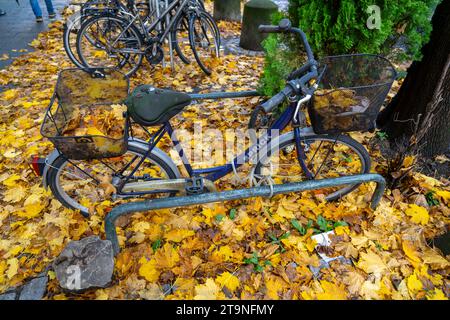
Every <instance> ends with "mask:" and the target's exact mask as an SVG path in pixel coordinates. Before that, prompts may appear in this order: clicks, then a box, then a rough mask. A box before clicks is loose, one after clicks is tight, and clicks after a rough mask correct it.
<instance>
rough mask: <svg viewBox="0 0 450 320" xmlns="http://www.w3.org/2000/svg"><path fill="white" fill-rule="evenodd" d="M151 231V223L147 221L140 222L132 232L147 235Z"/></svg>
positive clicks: (134, 226)
mask: <svg viewBox="0 0 450 320" xmlns="http://www.w3.org/2000/svg"><path fill="white" fill-rule="evenodd" d="M148 229H150V223H148V222H147V221H139V222H137V223H135V224H134V225H133V227H132V228H131V230H133V231H134V232H142V233H145V231H146V230H148Z"/></svg>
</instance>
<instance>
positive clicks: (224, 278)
mask: <svg viewBox="0 0 450 320" xmlns="http://www.w3.org/2000/svg"><path fill="white" fill-rule="evenodd" d="M216 281H217V283H218V284H220V285H221V286H222V287H227V288H228V289H230V291H231V292H234V291H235V290H236V289H237V288H238V287H239V284H240V282H239V279H238V278H237V277H236V276H235V275H233V274H231V273H229V272H224V273H222V274H221V275H220V276H218V277H217V278H216Z"/></svg>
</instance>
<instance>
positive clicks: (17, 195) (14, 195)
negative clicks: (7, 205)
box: [3, 185, 27, 203]
mask: <svg viewBox="0 0 450 320" xmlns="http://www.w3.org/2000/svg"><path fill="white" fill-rule="evenodd" d="M26 194H27V191H26V189H25V188H24V187H22V186H20V185H18V186H16V187H15V188H11V189H8V190H6V191H5V193H4V197H3V201H5V202H12V203H14V202H19V201H20V200H22V199H23V198H24V197H25V195H26Z"/></svg>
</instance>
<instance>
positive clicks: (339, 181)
mask: <svg viewBox="0 0 450 320" xmlns="http://www.w3.org/2000/svg"><path fill="white" fill-rule="evenodd" d="M364 182H376V183H377V187H376V189H375V192H374V194H373V196H372V203H371V208H372V209H375V208H376V207H377V206H378V204H379V202H380V200H381V197H382V195H383V192H384V189H385V187H386V181H385V180H384V178H383V177H382V176H381V175H379V174H360V175H352V176H345V177H339V178H332V179H322V180H308V181H301V182H296V183H287V184H278V185H274V186H273V195H277V194H282V193H290V192H297V191H306V190H315V189H322V188H328V187H336V186H341V185H347V184H359V183H364ZM270 194H271V188H270V186H260V187H254V188H248V189H239V190H230V191H222V192H213V193H204V194H200V195H192V196H183V197H173V198H162V199H153V200H146V201H140V202H131V203H125V204H122V205H119V206H117V207H115V208H113V209H112V210H111V212H109V213H108V215H107V216H106V218H105V233H106V239H108V240H110V241H111V243H112V245H113V249H114V254H115V255H117V254H118V253H119V252H120V247H119V241H118V239H117V233H116V226H115V221H116V219H117V218H119V217H120V216H123V215H127V214H130V213H135V212H144V211H149V210H158V209H167V208H175V207H183V206H191V205H198V204H205V203H212V202H222V201H230V200H238V199H244V198H253V197H268V196H270Z"/></svg>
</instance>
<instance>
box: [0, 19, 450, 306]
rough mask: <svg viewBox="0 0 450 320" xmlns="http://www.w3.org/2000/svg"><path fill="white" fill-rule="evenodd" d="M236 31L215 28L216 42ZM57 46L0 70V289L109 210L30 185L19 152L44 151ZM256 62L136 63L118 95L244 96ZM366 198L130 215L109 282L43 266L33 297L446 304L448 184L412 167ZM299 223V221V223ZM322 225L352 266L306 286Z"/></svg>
mask: <svg viewBox="0 0 450 320" xmlns="http://www.w3.org/2000/svg"><path fill="white" fill-rule="evenodd" d="M238 27H239V26H237V25H233V26H231V25H230V24H226V23H222V24H221V28H222V29H223V30H222V31H223V32H227V33H228V34H230V33H237V32H238V29H237V28H238ZM230 30H231V31H230ZM61 39H62V24H61V23H60V22H57V23H54V24H53V25H52V26H51V28H50V30H49V31H48V32H45V33H42V34H41V35H40V36H39V38H38V39H36V40H35V41H33V43H32V46H33V47H35V48H36V50H35V51H34V52H32V53H29V54H27V55H24V56H22V57H20V58H18V59H16V60H15V61H14V63H13V64H12V65H11V66H9V67H8V68H7V69H4V70H1V71H0V85H1V86H3V87H4V88H5V90H4V91H3V92H2V93H0V119H1V122H0V161H1V162H0V201H1V207H0V293H1V292H4V291H5V290H7V289H8V288H9V287H12V286H17V285H20V284H21V283H23V281H24V280H26V279H27V278H29V277H33V276H35V275H37V274H38V273H39V272H41V271H42V270H44V269H45V268H46V267H47V266H48V265H49V263H50V262H51V261H52V260H53V259H54V258H55V257H56V256H57V255H58V254H59V253H60V252H61V250H62V249H63V248H64V246H65V245H66V244H67V242H69V241H71V240H79V239H80V238H83V237H87V236H90V235H94V234H95V235H100V236H101V237H102V238H104V227H103V218H104V216H105V214H106V213H107V212H109V211H110V210H111V208H112V206H113V204H112V203H111V202H110V201H104V202H103V203H101V204H100V205H99V206H97V207H96V208H95V210H94V211H95V212H94V214H93V215H92V217H91V218H89V219H84V218H83V217H82V216H81V215H80V214H79V213H77V212H75V211H72V210H69V209H65V208H64V207H62V206H61V204H60V203H59V202H58V201H56V200H55V199H54V198H53V197H52V195H51V193H50V192H49V191H46V190H44V189H43V188H42V187H41V184H40V182H41V180H40V178H38V177H36V176H35V175H34V174H33V172H32V170H31V169H30V167H29V164H28V162H29V158H30V156H31V155H32V154H40V155H46V154H48V153H49V152H50V151H51V150H52V148H53V146H52V144H51V143H50V142H49V141H46V140H45V139H43V138H42V136H41V135H40V133H39V127H40V125H41V123H42V120H43V116H44V112H45V109H46V107H47V105H48V103H49V99H50V97H51V95H52V92H53V88H54V85H55V81H56V78H57V74H58V71H59V70H61V69H64V68H68V67H71V64H70V62H69V60H68V58H67V57H66V54H65V52H64V49H63V45H62V40H61ZM262 63H263V61H262V59H261V58H246V57H235V56H226V57H224V58H222V59H221V61H220V63H218V65H217V66H216V67H215V72H214V73H213V75H212V76H211V77H206V76H204V75H203V74H202V72H201V70H200V69H199V68H198V67H197V66H196V65H195V64H191V65H189V66H182V65H181V64H178V65H177V70H176V72H174V73H171V72H170V70H169V69H163V68H161V67H160V66H158V67H156V69H155V70H151V69H150V67H149V66H148V65H144V66H143V67H142V68H141V70H140V71H139V72H138V74H137V75H136V76H134V77H133V78H132V87H134V86H135V85H137V84H141V83H151V84H155V85H157V86H159V87H172V88H175V89H178V90H186V91H192V90H198V89H201V90H206V91H211V90H229V91H232V90H246V89H252V88H255V87H256V86H257V79H258V75H259V73H260V71H261V70H262ZM255 103H257V99H254V98H253V99H248V100H236V101H232V100H225V101H222V102H220V103H219V102H214V103H204V104H202V105H200V106H191V107H189V108H187V109H186V110H185V111H184V112H183V113H182V114H181V115H180V116H179V117H178V119H177V120H175V121H178V122H177V123H178V125H179V126H181V127H182V128H187V129H190V128H191V126H192V123H193V121H194V120H197V121H201V122H202V123H203V125H205V126H208V127H211V128H219V129H220V130H222V131H224V130H226V129H228V128H245V127H246V123H247V122H248V117H249V113H250V112H251V110H252V107H253V106H254V105H255ZM353 136H354V137H355V138H356V139H358V140H359V141H361V142H363V143H365V144H366V146H367V147H368V148H369V149H370V152H371V156H372V159H373V167H372V171H373V172H380V173H384V172H385V171H386V164H385V161H384V159H383V158H382V157H381V156H380V154H379V151H378V150H377V148H376V147H374V146H369V141H370V140H371V138H372V135H371V134H355V135H353ZM206 147H207V146H205V148H206ZM166 151H168V150H166ZM410 160H411V159H409V158H407V160H406V161H405V163H404V165H405V168H406V167H408V166H409V165H411V163H410V162H411V161H410ZM230 183H231V181H230V180H224V181H222V182H220V183H219V184H218V187H219V189H222V190H223V189H226V188H230ZM373 190H374V185H371V184H366V185H363V186H361V187H360V188H359V189H358V190H357V191H355V192H353V193H351V194H350V195H349V196H347V197H346V198H345V199H343V200H342V201H339V202H335V203H326V202H323V201H322V200H321V199H322V198H323V196H321V194H320V191H319V192H305V193H301V194H289V195H282V196H276V197H273V198H272V199H260V198H257V199H249V200H243V201H234V202H227V203H221V204H213V205H205V206H197V207H186V208H179V209H174V210H160V211H156V212H149V213H145V214H136V215H132V216H130V217H129V218H127V219H123V220H121V221H120V223H119V225H118V228H117V230H118V233H119V238H120V242H121V247H122V251H121V253H120V254H119V255H118V257H117V259H116V265H115V274H114V283H113V285H112V286H111V287H110V288H107V289H98V290H92V291H89V292H86V293H83V294H77V295H75V294H67V293H63V292H62V291H61V290H60V289H59V287H58V283H57V281H56V279H55V277H54V273H53V272H52V271H50V272H49V277H50V279H51V281H50V282H49V285H48V290H47V291H48V292H47V295H46V298H48V299H142V298H144V299H447V298H448V296H449V294H450V282H449V279H448V272H449V267H450V263H449V257H444V256H443V255H442V254H441V253H440V252H439V251H438V250H437V249H435V248H433V247H430V246H429V245H428V244H427V239H432V238H433V237H434V236H435V235H437V234H442V233H444V232H445V230H446V228H447V226H448V224H449V215H450V209H449V204H450V185H449V182H448V180H443V179H441V181H438V180H435V179H433V178H430V177H426V176H424V175H421V174H420V173H418V172H414V171H412V172H411V173H410V174H408V176H407V177H406V178H405V179H404V181H403V183H402V186H401V188H399V189H395V190H387V191H386V193H385V195H384V197H383V199H382V202H381V205H380V206H379V207H378V209H377V210H376V211H372V210H370V209H369V207H368V205H369V200H370V195H371V193H372V191H373ZM430 195H431V196H430ZM430 199H431V200H434V201H430ZM427 200H428V201H427ZM430 204H432V205H431V206H430ZM309 220H312V221H313V222H314V223H313V227H311V228H306V226H307V223H308V221H309ZM327 221H345V222H346V224H342V223H341V224H337V225H336V228H335V234H336V236H335V237H333V244H332V248H333V250H334V252H335V253H337V254H341V255H343V256H345V257H347V258H349V259H351V261H352V263H351V264H343V263H340V262H337V261H336V262H332V263H331V267H330V268H326V269H322V270H321V272H320V276H319V277H318V278H315V277H313V274H312V272H311V271H310V269H309V268H308V266H318V265H319V257H318V255H317V252H316V251H315V249H314V247H315V242H314V241H312V240H311V235H312V234H313V233H314V228H320V226H323V225H324V223H325V224H326V222H327Z"/></svg>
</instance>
